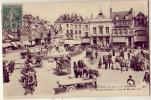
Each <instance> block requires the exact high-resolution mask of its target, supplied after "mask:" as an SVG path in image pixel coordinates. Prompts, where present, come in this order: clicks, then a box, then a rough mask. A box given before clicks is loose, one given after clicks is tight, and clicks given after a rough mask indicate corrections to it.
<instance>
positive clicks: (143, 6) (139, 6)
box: [6, 0, 148, 23]
mask: <svg viewBox="0 0 151 100" xmlns="http://www.w3.org/2000/svg"><path fill="white" fill-rule="evenodd" d="M6 1H7V0H6ZM32 1H34V0H32ZM22 5H23V14H26V13H27V14H32V15H33V16H40V18H43V19H45V20H48V21H50V22H51V23H53V22H54V21H55V20H56V19H57V18H58V17H59V16H60V15H61V14H65V13H77V14H79V15H82V16H83V17H84V18H85V17H88V18H90V16H91V15H92V14H93V17H96V16H97V14H98V13H99V12H100V9H101V11H102V12H103V14H104V15H105V16H106V17H109V12H110V8H112V11H113V12H116V11H128V10H129V9H130V8H133V9H134V10H135V11H136V12H139V11H141V12H143V13H145V14H147V13H148V2H147V0H70V1H69V0H64V2H63V0H60V1H59V0H57V1H52V0H51V2H38V3H22Z"/></svg>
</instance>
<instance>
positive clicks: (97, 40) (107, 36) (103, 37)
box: [89, 11, 112, 47]
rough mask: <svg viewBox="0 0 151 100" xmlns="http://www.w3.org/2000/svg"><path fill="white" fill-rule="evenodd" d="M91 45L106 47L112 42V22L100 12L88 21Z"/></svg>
mask: <svg viewBox="0 0 151 100" xmlns="http://www.w3.org/2000/svg"><path fill="white" fill-rule="evenodd" d="M89 25H90V35H91V44H93V45H99V46H101V47H108V46H109V45H110V44H111V42H112V41H111V40H112V22H111V19H110V18H106V17H105V16H104V15H103V13H102V12H101V11H100V13H99V14H98V16H97V17H96V18H93V19H91V20H90V24H89Z"/></svg>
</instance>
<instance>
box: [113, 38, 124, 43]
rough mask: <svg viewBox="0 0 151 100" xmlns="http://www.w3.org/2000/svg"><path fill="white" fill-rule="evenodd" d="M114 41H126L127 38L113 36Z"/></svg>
mask: <svg viewBox="0 0 151 100" xmlns="http://www.w3.org/2000/svg"><path fill="white" fill-rule="evenodd" d="M113 42H116V43H125V42H126V39H125V37H113Z"/></svg>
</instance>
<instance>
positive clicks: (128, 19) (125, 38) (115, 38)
mask: <svg viewBox="0 0 151 100" xmlns="http://www.w3.org/2000/svg"><path fill="white" fill-rule="evenodd" d="M110 17H111V19H112V23H113V29H112V43H113V45H114V46H117V45H118V46H128V45H129V46H131V45H132V44H133V25H134V23H133V9H130V11H121V12H112V9H110Z"/></svg>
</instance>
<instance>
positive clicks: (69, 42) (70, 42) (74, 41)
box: [64, 40, 81, 45]
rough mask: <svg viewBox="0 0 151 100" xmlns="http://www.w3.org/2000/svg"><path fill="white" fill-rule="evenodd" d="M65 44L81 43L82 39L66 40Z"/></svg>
mask: <svg viewBox="0 0 151 100" xmlns="http://www.w3.org/2000/svg"><path fill="white" fill-rule="evenodd" d="M64 44H70V45H74V44H81V41H78V40H65V41H64Z"/></svg>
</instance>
